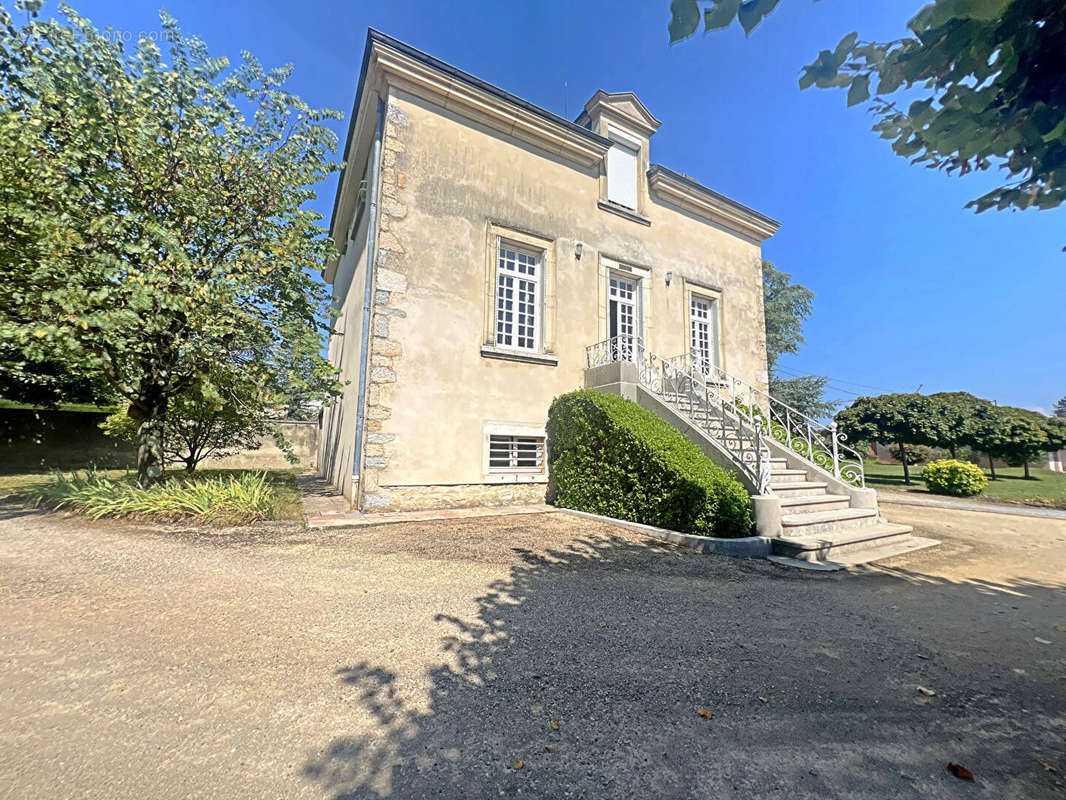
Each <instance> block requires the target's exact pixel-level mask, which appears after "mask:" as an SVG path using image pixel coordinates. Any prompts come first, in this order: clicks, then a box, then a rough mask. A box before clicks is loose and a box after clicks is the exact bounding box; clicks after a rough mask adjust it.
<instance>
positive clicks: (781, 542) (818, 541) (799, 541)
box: [773, 521, 911, 561]
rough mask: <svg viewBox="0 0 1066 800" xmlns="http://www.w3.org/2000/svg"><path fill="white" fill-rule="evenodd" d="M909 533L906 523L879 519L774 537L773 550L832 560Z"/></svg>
mask: <svg viewBox="0 0 1066 800" xmlns="http://www.w3.org/2000/svg"><path fill="white" fill-rule="evenodd" d="M910 534H911V527H910V526H909V525H895V524H893V523H891V522H880V521H879V522H878V523H877V524H876V525H867V526H863V527H858V528H845V529H843V530H838V531H834V532H832V533H820V534H813V535H810V536H789V537H785V538H781V539H774V541H773V548H774V553H776V554H777V555H779V556H787V557H789V558H796V559H800V560H801V561H832V560H834V556H843V555H846V554H849V553H857V552H859V551H862V550H873V549H884V548H886V547H889V546H892V545H895V544H897V543H902V542H903V541H904V540H905V539H907V538H908V537H909V536H910Z"/></svg>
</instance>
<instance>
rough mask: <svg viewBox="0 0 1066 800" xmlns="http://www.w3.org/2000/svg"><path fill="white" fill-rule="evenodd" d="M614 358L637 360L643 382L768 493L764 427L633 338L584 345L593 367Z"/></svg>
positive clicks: (714, 391)
mask: <svg viewBox="0 0 1066 800" xmlns="http://www.w3.org/2000/svg"><path fill="white" fill-rule="evenodd" d="M615 362H630V363H632V364H634V365H635V366H636V368H637V375H638V380H639V382H640V385H641V386H643V387H644V388H645V389H647V390H648V391H650V392H651V393H652V394H655V395H657V396H659V397H660V398H662V400H663V401H664V402H665V403H666V404H667V405H668V406H670V407H671V408H673V409H674V410H675V411H677V412H678V413H680V414H681V416H682V417H683V418H685V419H687V420H688V421H689V422H691V423H692V424H693V425H695V426H696V427H698V428H699V429H700V430H702V431H704V432H705V433H707V435H708V436H710V437H711V438H712V439H713V440H715V441H717V442H718V443H719V444H720V445H722V446H723V447H724V448H725V450H726V451H727V452H728V453H729V454H730V457H731V460H732V462H733V464H734V465H735V466H736V468H737V469H738V470H740V471H741V472H742V473H743V474H744V475H746V476H747V477H748V479H749V480H750V481H751V482H752V484H753V485H754V486H756V487H757V489H758V492H759V494H768V493H769V491H770V474H771V472H770V448H769V446H768V445H767V444H766V442H765V437H764V432H763V428H762V427H761V426H760V425H758V424H757V423H755V422H753V420H752V419H751V418H750V417H749V416H741V415H739V414H738V413H737V410H736V408H734V407H733V405H732V404H731V403H729V402H727V400H726V398H725V397H724V396H723V395H721V394H720V392H718V391H717V388H715V387H711V386H710V385H708V383H707V382H706V381H705V380H704V378H703V377H702V376H701V375H698V374H696V373H694V372H692V371H690V370H686V369H683V368H681V366H679V365H677V364H675V363H673V362H672V361H669V360H667V359H665V358H662V357H661V356H658V355H656V354H655V353H653V352H651V351H650V350H648V349H647V348H646V347H645V346H644V342H643V341H642V340H641V339H640V338H638V337H635V336H616V337H614V338H613V339H608V340H606V341H603V342H599V343H597V344H594V345H590V346H589V347H587V348H586V349H585V363H586V366H588V367H589V368H590V369H591V368H593V367H599V366H603V365H605V364H612V363H615Z"/></svg>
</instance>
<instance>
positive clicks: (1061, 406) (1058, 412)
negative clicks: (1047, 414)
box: [1051, 397, 1066, 417]
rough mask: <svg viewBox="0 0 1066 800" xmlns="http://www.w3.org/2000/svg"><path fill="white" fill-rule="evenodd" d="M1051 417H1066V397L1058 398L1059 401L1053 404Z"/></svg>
mask: <svg viewBox="0 0 1066 800" xmlns="http://www.w3.org/2000/svg"><path fill="white" fill-rule="evenodd" d="M1051 414H1052V416H1055V417H1066V397H1060V398H1059V401H1058V402H1057V403H1055V408H1053V409H1052V410H1051Z"/></svg>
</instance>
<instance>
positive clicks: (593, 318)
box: [319, 37, 776, 509]
mask: <svg viewBox="0 0 1066 800" xmlns="http://www.w3.org/2000/svg"><path fill="white" fill-rule="evenodd" d="M420 55H422V54H417V53H412V52H411V51H410V50H409V48H408V49H406V50H405V49H401V48H400V46H399V45H398V43H395V42H393V41H391V40H387V39H384V37H379V38H377V39H375V38H374V37H371V39H369V40H368V55H367V60H366V65H365V67H364V77H363V81H362V84H361V86H362V92H361V95H360V97H359V98H358V99H357V118H356V119H354V120H353V125H352V137H351V140H350V142H349V151H348V154H347V157H348V167H347V168H346V171H345V175H344V176H343V177H342V183H341V187H340V190H339V192H338V201H337V207H336V209H335V212H334V220H333V234H334V238H335V241H337V242H338V246H339V247H340V246H343V249H344V252H343V255H342V257H341V258H340V259H339V261H338V262H337V263H336V264H332V265H330V268H329V269H327V272H326V278H327V279H328V280H330V282H331V283H333V285H334V297H335V299H336V302H337V306H338V308H339V310H340V314H341V315H340V317H339V319H338V322H337V330H338V335H337V336H335V337H334V338H333V340H332V341H331V344H330V358H331V360H332V361H333V363H334V364H336V365H337V366H338V367H339V368H340V369H341V371H342V375H343V377H344V379H345V380H346V381H348V384H347V386H346V391H345V395H344V397H343V398H342V399H341V400H340V401H339V402H338V403H337V404H336V405H334V406H333V407H330V408H327V409H326V410H325V411H324V414H323V430H322V435H321V437H320V438H321V442H322V452H321V454H320V458H319V464H320V465H321V467H320V469H321V471H322V472H323V474H324V475H326V476H328V477H329V478H330V479H331V480H332V481H333V482H334V483H335V485H337V486H339V487H341V488H342V489H343V490H344V492H345V494H346V495H347V496H349V497H350V498H352V500H353V502H355V503H357V504H358V505H359V506H360V507H362V508H365V509H386V508H389V509H392V508H415V507H427V506H438V505H463V504H469V503H512V502H526V501H537V500H540V499H542V498H543V496H544V489H545V484H546V480H547V476H546V474H545V473H544V472H543V471H541V472H539V473H538V472H536V471H532V472H531V471H528V470H526V471H516V472H515V473H513V474H512V473H508V472H506V471H500V470H499V469H498V468H496V469H490V462H489V437H490V436H492V435H514V436H524V437H534V438H535V437H543V435H544V426H545V421H546V417H547V411H548V407H549V405H550V403H551V401H552V399H553V398H554V397H556V396H557V395H560V394H562V393H564V392H568V391H571V390H573V389H577V388H580V387H581V386H582V384H583V376H584V369H585V349H586V347H587V346H589V345H592V344H594V343H596V342H600V341H602V340H604V339H606V338H608V335H609V333H610V332H611V327H610V325H611V323H610V319H609V317H610V311H609V300H608V284H609V281H610V277H611V276H612V275H614V276H617V277H619V278H621V279H623V280H624V281H626V282H627V283H628V285H630V286H633V287H635V290H636V291H635V298H636V299H635V301H634V307H635V309H636V320H635V325H636V329H637V333H638V335H640V336H642V338H643V340H644V341H645V343H646V345H647V347H648V348H649V349H650V350H652V351H654V352H655V353H658V354H659V355H662V356H666V357H671V356H675V355H679V354H682V353H684V352H686V351H687V350H688V349H689V347H690V343H691V335H692V334H691V328H690V319H689V313H690V308H691V296H692V295H693V294H696V295H697V296H698V297H700V298H705V299H706V300H708V301H713V302H714V303H715V308H716V314H717V332H718V336H717V346H718V350H719V353H718V359H719V361H720V364H721V366H722V367H723V368H724V369H725V370H727V371H728V372H730V373H732V374H734V375H736V376H737V377H740V378H742V379H744V380H747V381H749V382H751V383H753V384H755V385H757V386H763V387H765V385H766V352H765V334H764V321H763V309H762V277H761V274H762V273H761V241H762V240H763V239H765V238H766V237H767V236H769V235H771V234H772V233H773V231H774V230H776V223H773V221H772V220H769V219H767V218H765V217H762V216H761V215H759V214H756V213H755V212H751V211H750V210H749V209H746V208H744V207H743V206H740V205H739V204H735V203H732V202H731V201H728V200H727V199H725V198H722V197H721V196H719V195H716V194H715V193H713V192H711V191H710V190H706V189H704V188H703V187H699V186H698V184H695V183H693V182H691V181H688V180H687V179H684V178H682V177H681V176H678V175H677V174H676V173H672V172H670V171H668V170H662V169H661V168H658V169H657V168H655V167H653V166H651V165H650V161H649V154H650V150H651V147H653V143H652V141H651V138H652V136H653V134H654V132H655V130H656V129H657V128H658V126H659V122H658V120H655V119H654V117H652V116H651V115H650V114H649V113H648V112H647V110H646V109H645V108H644V107H643V105H642V104H641V103H640V101H639V100H637V99H636V98H634V97H633V96H632V95H629V94H620V95H607V94H604V93H597V96H596V97H594V98H593V99H592V101H590V103H589V105H588V106H586V109H585V111H584V112H583V113H582V116H581V117H579V118H578V120H577V123H578V125H580V126H582V127H583V128H585V129H587V130H588V131H589V132H590V133H582V132H581V131H580V130H575V126H574V125H573V124H565V123H563V121H556V120H557V118H551V116H550V115H546V114H545V112H539V113H537V114H534V113H531V112H530V111H529V109H528V108H526V107H523V106H521V105H519V104H518V103H516V102H513V101H514V100H515V99H514V98H510V100H509V99H508V97H506V96H505V97H500V96H499V95H498V94H493V93H492V92H491V91H488V90H486V89H485V87H484V86H483V85H480V84H473V85H471V83H470V81H471V80H473V79H469V76H462V75H461V74H456V73H455V72H454V71H452V72H450V73H449V72H448V71H447V70H444V69H443V68H442V67H440V66H439V65H438V64H437V63H435V62H433V61H432V59H429V58H428V57H422V58H419V56H420ZM489 88H490V89H491V88H492V87H489ZM497 91H498V90H497ZM379 99H380V100H381V101H382V103H383V104H384V115H383V125H382V130H381V135H380V142H381V145H380V162H379V167H378V169H377V170H376V172H377V186H378V189H379V190H378V193H377V197H376V199H377V203H376V204H375V203H374V202H373V200H374V193H373V191H371V188H370V187H369V186H368V187H367V189H366V193H365V194H366V196H367V197H368V198H369V200H366V201H363V202H362V203H360V200H359V197H358V195H359V191H360V186H361V182H363V181H373V180H374V177H375V169H374V163H373V154H374V152H375V149H374V147H373V138H374V128H375V125H374V120H375V119H376V117H377V113H376V109H377V105H378V100H379ZM538 111H539V110H538ZM590 134H591V135H590ZM597 134H598V135H597ZM608 137H609V138H611V139H613V140H615V141H618V140H621V141H623V142H624V143H625V144H626V145H627V146H631V147H632V148H633V150H634V151H635V152H637V153H638V162H639V168H638V170H637V181H638V185H637V194H636V197H637V200H636V208H632V209H627V208H622V207H619V206H617V204H613V203H611V202H609V201H608V199H607V198H608V186H607V176H608V170H607V163H606V160H607V151H608V150H609V149H610V147H611V143H610V142H609V141H607V138H608ZM353 223H354V224H353ZM371 228H373V230H371ZM368 239H373V250H374V258H373V259H369V258H368ZM501 243H502V244H503V245H504V246H506V247H511V246H514V247H515V248H518V249H520V250H522V251H524V252H527V253H531V254H534V255H535V256H536V258H537V266H538V273H539V277H538V280H539V283H538V291H537V300H536V306H537V307H536V328H537V330H536V346H535V347H534V348H533V349H532V351H531V350H529V349H525V350H521V351H518V350H516V349H515V348H513V347H512V348H508V347H503V346H500V345H499V343H498V341H497V338H496V303H497V297H496V292H497V267H498V263H499V259H500V250H499V248H500V247H501ZM368 261H372V262H373V265H372V267H373V271H372V274H371V275H370V279H371V284H370V286H369V291H367V288H368V287H367V286H366V278H367V274H366V269H367V264H368ZM364 297H369V298H370V299H371V303H370V311H369V313H370V315H371V316H370V319H369V325H368V326H367V327H368V331H367V333H368V337H367V341H366V343H365V345H364V344H363V342H362V341H361V338H360V337H361V331H362V329H363V316H364ZM364 350H365V352H366V357H365V358H361V353H363V351H364ZM361 373H362V374H363V389H364V392H363V394H364V395H365V400H364V403H363V406H362V413H363V414H364V417H363V425H362V427H363V433H362V439H363V443H362V453H361V454H359V455H358V456H357V455H356V450H357V448H356V446H355V440H356V429H357V427H359V425H358V421H357V418H358V416H359V414H360V403H359V396H360V392H359V384H360V374H361ZM357 462H359V463H357ZM353 475H358V476H359V478H358V480H357V481H353V479H352V476H353Z"/></svg>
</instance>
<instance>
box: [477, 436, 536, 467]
mask: <svg viewBox="0 0 1066 800" xmlns="http://www.w3.org/2000/svg"><path fill="white" fill-rule="evenodd" d="M489 472H490V473H501V472H506V473H515V472H527V473H542V472H544V437H543V436H507V435H500V434H492V435H490V436H489Z"/></svg>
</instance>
